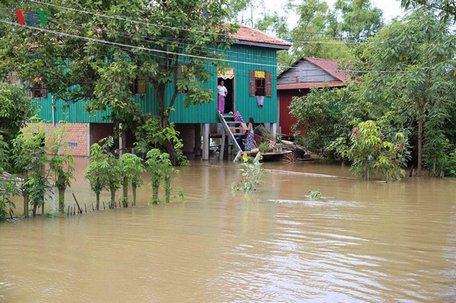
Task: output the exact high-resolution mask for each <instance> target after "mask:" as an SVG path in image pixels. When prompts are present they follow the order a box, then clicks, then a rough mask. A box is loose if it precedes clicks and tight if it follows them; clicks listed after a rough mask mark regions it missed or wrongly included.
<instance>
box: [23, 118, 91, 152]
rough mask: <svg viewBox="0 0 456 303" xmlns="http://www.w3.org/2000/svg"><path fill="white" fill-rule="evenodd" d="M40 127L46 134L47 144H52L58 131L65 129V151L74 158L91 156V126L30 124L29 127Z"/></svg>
mask: <svg viewBox="0 0 456 303" xmlns="http://www.w3.org/2000/svg"><path fill="white" fill-rule="evenodd" d="M40 125H42V127H43V128H44V130H45V132H46V144H50V143H51V142H50V137H52V135H53V134H54V132H55V131H56V130H57V129H60V128H63V129H64V135H63V142H64V144H65V145H66V147H65V151H66V152H67V153H68V154H70V155H73V156H78V157H88V156H89V154H90V150H89V148H90V146H89V130H90V128H89V124H88V123H56V125H55V126H54V125H53V124H51V123H42V124H37V123H28V126H30V127H31V128H32V131H33V128H35V127H36V128H37V127H39V126H40Z"/></svg>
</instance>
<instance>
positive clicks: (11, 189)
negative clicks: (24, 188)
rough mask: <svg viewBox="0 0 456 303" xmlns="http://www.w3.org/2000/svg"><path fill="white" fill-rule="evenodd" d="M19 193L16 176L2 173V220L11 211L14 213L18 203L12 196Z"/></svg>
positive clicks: (0, 216) (0, 194)
mask: <svg viewBox="0 0 456 303" xmlns="http://www.w3.org/2000/svg"><path fill="white" fill-rule="evenodd" d="M19 194H20V193H19V190H18V188H17V185H16V180H15V177H14V176H8V177H6V176H1V175H0V220H3V219H5V218H6V217H7V216H8V214H9V213H10V214H11V215H12V214H13V209H14V208H16V205H15V204H14V202H13V200H12V198H13V197H14V196H17V195H19Z"/></svg>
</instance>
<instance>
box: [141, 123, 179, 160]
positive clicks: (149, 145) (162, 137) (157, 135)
mask: <svg viewBox="0 0 456 303" xmlns="http://www.w3.org/2000/svg"><path fill="white" fill-rule="evenodd" d="M168 143H171V144H173V145H174V146H175V149H176V155H175V157H176V161H177V163H179V164H180V165H185V164H187V163H188V161H187V159H186V158H185V156H184V154H183V153H182V147H183V146H184V145H183V143H182V140H181V139H180V138H179V132H178V131H176V129H175V128H174V127H173V125H172V124H171V125H169V126H166V127H162V126H161V125H160V120H159V119H157V118H150V119H147V120H146V121H145V122H144V123H143V124H142V125H141V126H139V127H138V128H137V131H136V143H135V146H136V149H137V150H138V151H139V152H140V153H143V154H146V153H147V152H148V151H149V150H151V149H153V148H158V149H161V150H163V149H165V148H164V146H165V145H166V144H168Z"/></svg>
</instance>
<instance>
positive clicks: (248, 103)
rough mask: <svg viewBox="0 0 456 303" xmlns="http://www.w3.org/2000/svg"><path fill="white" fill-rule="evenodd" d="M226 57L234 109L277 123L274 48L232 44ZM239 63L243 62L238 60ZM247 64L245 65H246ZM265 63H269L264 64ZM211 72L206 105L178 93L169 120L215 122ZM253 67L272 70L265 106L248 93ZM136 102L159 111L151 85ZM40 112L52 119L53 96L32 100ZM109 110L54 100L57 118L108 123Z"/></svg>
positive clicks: (169, 90) (168, 91)
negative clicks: (188, 100) (191, 102)
mask: <svg viewBox="0 0 456 303" xmlns="http://www.w3.org/2000/svg"><path fill="white" fill-rule="evenodd" d="M225 54H226V58H227V59H228V60H230V61H234V62H229V63H228V66H229V67H230V68H234V70H235V78H234V82H235V83H234V91H235V95H234V98H235V101H234V102H235V104H234V107H235V110H238V111H239V112H240V113H241V115H242V116H243V117H244V119H245V120H247V119H248V118H249V117H252V118H253V119H254V120H255V122H277V111H278V107H277V89H276V88H277V70H276V68H275V66H276V60H277V58H276V50H274V49H268V48H262V47H255V46H252V47H250V46H243V45H234V46H233V47H232V48H231V49H229V50H226V51H225ZM241 62H242V63H241ZM246 63H247V64H246ZM264 65H268V66H264ZM208 70H210V71H211V72H212V74H213V77H211V79H209V81H208V82H207V83H204V84H203V85H204V87H205V88H208V89H211V90H212V91H213V94H212V101H211V102H210V103H207V104H198V105H191V106H189V107H185V104H184V98H185V95H183V94H179V95H178V97H177V100H176V102H175V105H174V108H175V111H174V112H172V114H171V116H170V120H171V121H173V122H175V123H217V122H218V120H217V116H216V110H217V93H216V87H217V74H216V68H215V67H214V66H208ZM252 70H264V71H269V72H271V73H272V96H271V97H265V98H264V106H263V107H258V105H257V101H256V98H255V97H250V96H249V73H250V71H252ZM172 94H173V86H171V85H170V86H168V87H167V88H166V96H167V97H171V96H172ZM134 98H135V100H136V102H137V103H138V104H139V105H140V107H141V109H142V111H143V112H146V113H151V114H158V102H157V97H156V94H155V93H154V91H153V88H152V87H148V88H147V93H146V94H145V95H142V96H140V95H136V96H135V97H134ZM35 102H36V104H37V106H38V108H39V113H38V116H39V117H40V118H41V119H43V120H45V121H47V122H50V121H52V96H49V95H48V97H47V98H44V99H36V100H35ZM109 114H110V112H109V110H108V111H105V112H100V111H98V112H96V113H88V112H87V111H86V110H85V105H84V102H77V103H74V104H68V103H65V102H64V101H62V100H57V102H56V112H55V118H56V121H57V122H58V121H65V122H82V123H90V122H93V123H109V122H110V121H109V120H108V119H107V117H109Z"/></svg>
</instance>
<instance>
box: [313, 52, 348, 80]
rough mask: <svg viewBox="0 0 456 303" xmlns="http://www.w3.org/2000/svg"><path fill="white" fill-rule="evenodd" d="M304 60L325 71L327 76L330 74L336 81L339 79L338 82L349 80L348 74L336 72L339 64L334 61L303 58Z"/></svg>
mask: <svg viewBox="0 0 456 303" xmlns="http://www.w3.org/2000/svg"><path fill="white" fill-rule="evenodd" d="M304 60H307V61H309V62H310V63H312V64H315V65H316V66H318V67H320V68H321V69H323V70H325V71H326V72H327V73H328V74H330V75H331V76H333V77H334V78H336V79H339V80H340V81H347V80H348V79H349V78H350V76H349V75H348V73H346V72H341V71H338V70H337V69H338V68H339V62H337V61H335V60H330V59H320V58H311V57H305V58H304Z"/></svg>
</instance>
